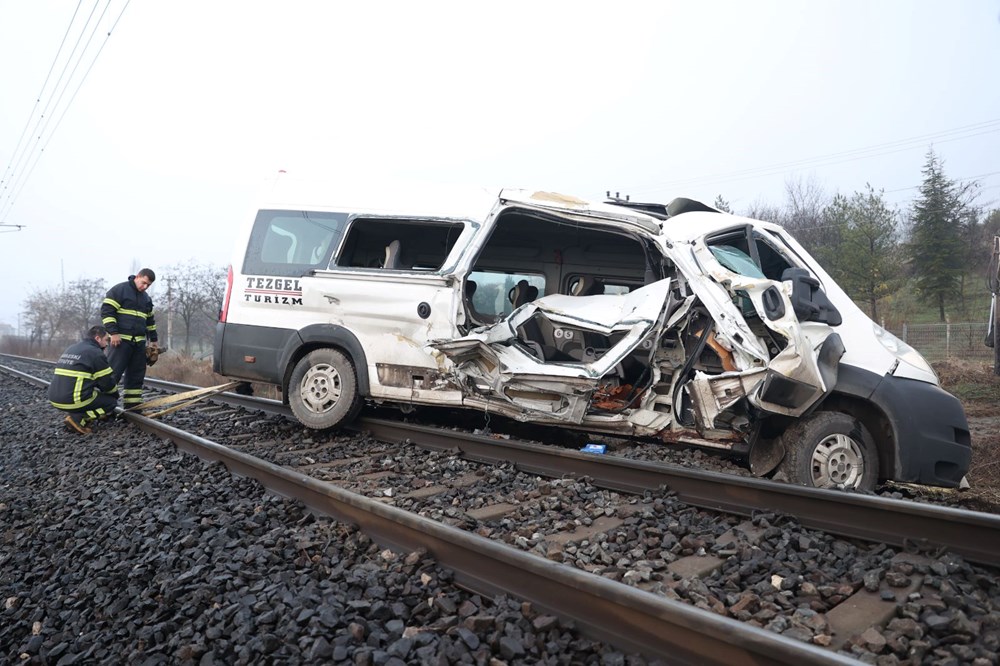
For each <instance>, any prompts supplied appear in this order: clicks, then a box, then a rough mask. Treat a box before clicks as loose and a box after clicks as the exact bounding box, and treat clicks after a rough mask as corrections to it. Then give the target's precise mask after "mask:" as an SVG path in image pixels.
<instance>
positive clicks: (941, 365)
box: [934, 360, 1000, 513]
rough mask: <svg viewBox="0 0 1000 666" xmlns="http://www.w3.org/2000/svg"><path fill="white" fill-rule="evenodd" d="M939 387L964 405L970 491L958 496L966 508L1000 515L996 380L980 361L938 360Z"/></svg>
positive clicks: (999, 415)
mask: <svg viewBox="0 0 1000 666" xmlns="http://www.w3.org/2000/svg"><path fill="white" fill-rule="evenodd" d="M934 369H935V370H936V371H937V373H938V377H939V378H940V379H941V385H942V386H943V387H944V388H946V389H947V390H948V391H950V392H952V393H954V394H955V395H956V396H957V397H958V398H959V400H961V401H962V404H963V405H964V406H965V413H966V415H967V416H968V418H969V428H970V430H971V431H972V468H971V469H970V470H969V475H968V479H969V483H970V484H971V486H972V487H971V488H970V489H969V490H967V491H965V492H964V493H963V494H962V497H963V503H964V504H966V505H967V506H968V508H970V509H975V510H977V511H989V512H990V513H1000V377H997V376H996V375H994V374H993V365H992V364H988V363H983V362H981V361H960V360H949V361H940V362H938V363H935V364H934Z"/></svg>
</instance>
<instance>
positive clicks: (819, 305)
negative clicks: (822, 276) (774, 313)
mask: <svg viewBox="0 0 1000 666" xmlns="http://www.w3.org/2000/svg"><path fill="white" fill-rule="evenodd" d="M781 279H782V281H790V282H791V283H792V309H793V310H794V311H795V316H796V317H798V320H799V321H800V322H801V321H818V322H820V323H821V324H829V325H830V326H840V324H842V323H843V321H844V318H843V316H841V314H840V311H839V310H837V308H836V306H835V305H834V304H833V303H832V302H831V301H830V298H829V297H828V296H827V295H826V292H824V291H823V290H822V289H820V288H819V280H817V279H816V278H814V277H813V276H812V275H810V273H809V271H807V270H806V269H804V268H786V269H785V270H784V272H783V273H782V274H781Z"/></svg>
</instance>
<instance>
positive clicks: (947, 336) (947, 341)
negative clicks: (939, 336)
mask: <svg viewBox="0 0 1000 666" xmlns="http://www.w3.org/2000/svg"><path fill="white" fill-rule="evenodd" d="M944 320H945V325H944V357H945V358H951V317H945V319H944Z"/></svg>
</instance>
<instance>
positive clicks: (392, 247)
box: [382, 240, 400, 268]
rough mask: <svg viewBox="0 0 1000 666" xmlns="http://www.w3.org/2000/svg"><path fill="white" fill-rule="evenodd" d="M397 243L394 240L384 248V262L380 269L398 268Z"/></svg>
mask: <svg viewBox="0 0 1000 666" xmlns="http://www.w3.org/2000/svg"><path fill="white" fill-rule="evenodd" d="M399 253H400V250H399V241H398V240H394V241H392V242H391V243H389V244H388V245H386V246H385V261H384V262H382V268H399Z"/></svg>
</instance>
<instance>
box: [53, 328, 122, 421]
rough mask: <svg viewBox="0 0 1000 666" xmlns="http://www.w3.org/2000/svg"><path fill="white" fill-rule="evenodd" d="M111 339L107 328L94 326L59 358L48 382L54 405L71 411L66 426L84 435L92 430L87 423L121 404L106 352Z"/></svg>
mask: <svg viewBox="0 0 1000 666" xmlns="http://www.w3.org/2000/svg"><path fill="white" fill-rule="evenodd" d="M108 338H109V336H108V330H107V329H106V328H104V327H103V326H91V327H90V329H89V330H88V331H87V334H86V335H85V336H84V338H83V340H82V341H80V342H77V343H76V344H75V345H71V346H70V347H69V348H68V349H67V350H66V351H64V352H63V354H62V356H60V357H59V361H57V362H56V368H55V371H54V372H55V376H54V377H53V378H52V382H51V383H50V384H49V401H50V402H51V403H52V406H53V407H55V408H56V409H60V410H62V411H64V412H69V413H68V414H67V415H66V419H65V423H66V427H67V428H69V429H70V430H72V431H74V432H78V433H80V434H81V435H86V434H87V433H89V432H90V428H88V427H87V424H88V423H90V422H92V421H96V420H97V419H101V418H104V417H106V416H110V415H111V414H112V413H114V410H115V405H117V404H118V389H117V386H116V382H115V377H114V371H113V370H112V369H111V365H110V364H109V363H108V359H107V357H106V356H105V355H104V349H105V347H107V346H108V342H109V339H108Z"/></svg>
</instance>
